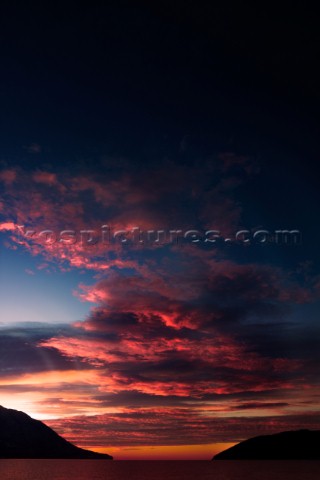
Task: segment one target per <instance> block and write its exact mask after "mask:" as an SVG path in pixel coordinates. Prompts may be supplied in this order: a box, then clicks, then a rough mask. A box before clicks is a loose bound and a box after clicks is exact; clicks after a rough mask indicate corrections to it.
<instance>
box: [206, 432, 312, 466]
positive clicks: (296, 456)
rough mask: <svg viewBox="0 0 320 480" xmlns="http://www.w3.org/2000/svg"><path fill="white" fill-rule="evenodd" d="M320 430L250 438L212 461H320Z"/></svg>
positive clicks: (219, 454)
mask: <svg viewBox="0 0 320 480" xmlns="http://www.w3.org/2000/svg"><path fill="white" fill-rule="evenodd" d="M319 445H320V430H294V431H288V432H281V433H276V434H273V435H262V436H259V437H253V438H249V439H248V440H245V441H243V442H240V443H238V444H237V445H234V446H233V447H231V448H228V449H227V450H223V451H222V452H220V453H218V454H217V455H215V456H214V457H213V458H212V460H320V447H319Z"/></svg>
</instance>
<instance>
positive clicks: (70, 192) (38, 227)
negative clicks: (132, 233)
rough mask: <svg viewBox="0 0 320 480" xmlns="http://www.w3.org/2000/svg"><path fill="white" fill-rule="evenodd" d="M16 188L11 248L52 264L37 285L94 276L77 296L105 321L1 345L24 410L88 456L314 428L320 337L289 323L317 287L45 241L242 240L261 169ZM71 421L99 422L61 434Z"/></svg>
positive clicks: (178, 254) (22, 334)
mask: <svg viewBox="0 0 320 480" xmlns="http://www.w3.org/2000/svg"><path fill="white" fill-rule="evenodd" d="M8 172H9V171H7V173H5V174H2V176H0V181H1V182H2V188H3V191H4V195H5V201H6V210H5V217H4V219H3V222H2V223H1V224H0V225H1V226H0V229H1V230H3V231H6V232H9V235H10V239H11V247H12V248H17V247H18V248H20V249H22V250H23V249H24V250H25V251H26V252H27V253H30V254H31V255H33V256H35V257H37V258H39V265H38V268H39V269H40V268H42V266H43V265H46V266H47V265H49V266H50V264H51V263H52V262H53V263H54V265H55V267H56V266H58V267H59V268H61V269H62V270H63V271H66V270H68V269H73V270H76V271H77V272H83V271H90V272H92V274H93V278H92V282H91V283H90V284H89V285H87V284H86V283H85V282H82V283H81V284H79V287H78V289H76V291H75V292H74V293H75V295H76V296H77V297H78V298H79V299H80V300H81V301H84V302H91V303H92V304H93V305H92V308H91V310H90V313H89V314H88V316H87V317H86V318H85V319H82V320H81V321H78V322H76V323H74V325H72V326H68V327H67V326H60V327H57V326H55V327H52V326H51V327H49V326H43V325H41V326H31V325H29V326H28V327H27V328H22V326H20V327H17V326H15V327H14V328H12V329H11V330H10V329H1V331H0V334H1V335H0V342H2V352H3V356H2V359H1V362H2V363H1V368H2V372H3V383H2V384H1V385H0V388H1V389H2V391H6V392H7V393H8V395H9V394H12V395H13V394H15V396H16V398H17V396H18V397H19V398H22V397H23V395H27V397H28V401H30V403H31V404H33V405H34V409H35V410H37V411H38V412H40V413H41V415H42V416H43V418H45V415H47V416H48V418H51V419H52V418H53V416H56V417H58V419H56V420H55V421H53V420H52V425H54V426H56V427H57V429H58V430H59V431H60V432H61V433H66V434H67V435H70V431H69V429H72V430H73V431H74V438H75V439H77V441H76V443H79V441H81V442H83V445H84V446H89V445H92V444H93V442H94V439H95V438H100V439H101V442H102V443H103V444H106V445H108V444H113V445H114V444H115V443H116V444H118V445H142V444H146V443H149V444H150V445H160V444H162V445H163V444H170V443H171V442H174V443H175V444H182V443H183V444H186V443H189V444H194V443H197V442H198V443H207V442H211V441H212V442H214V441H234V440H235V439H236V438H240V437H241V439H242V438H243V436H244V437H245V436H247V435H246V433H245V432H247V431H248V432H249V431H250V435H252V434H253V433H255V432H258V431H267V430H268V429H269V430H270V431H276V430H278V429H280V427H281V428H282V427H290V426H297V425H301V426H303V425H306V424H309V423H311V422H312V421H315V416H314V415H313V410H312V411H311V410H308V408H310V406H309V407H308V408H307V409H306V408H305V406H303V401H305V400H306V399H307V398H310V395H316V392H317V375H318V366H319V360H320V359H319V354H318V353H317V346H316V343H315V341H314V339H315V338H317V334H318V327H317V326H314V327H313V329H310V330H309V331H308V332H306V331H304V329H303V325H299V324H297V322H296V321H294V320H293V318H291V317H292V315H293V311H294V309H297V306H299V308H301V309H303V307H304V306H305V305H308V304H312V302H314V301H316V300H317V299H318V298H319V288H318V284H319V279H317V278H315V277H312V276H310V275H309V277H308V278H306V279H304V281H303V282H301V279H300V277H299V275H295V274H294V272H293V271H292V270H289V269H288V268H285V267H283V266H282V265H281V264H280V265H276V264H272V265H271V264H270V265H266V264H265V263H263V262H262V261H260V262H259V261H257V260H254V259H253V257H252V258H251V257H250V255H249V254H248V253H247V251H246V254H244V252H243V251H242V252H240V253H239V251H238V250H232V249H231V250H227V249H224V248H222V249H221V250H219V249H217V248H212V246H207V245H190V244H177V245H174V244H171V245H154V244H152V245H143V246H141V245H139V244H137V245H135V244H129V245H125V244H121V242H118V243H112V244H107V245H106V244H103V242H101V241H100V242H93V243H92V244H90V243H89V242H84V243H81V242H79V241H78V239H77V241H76V242H73V241H71V242H69V243H68V242H63V241H60V239H59V238H55V240H54V241H53V242H51V241H47V239H48V237H46V236H45V235H42V236H41V235H40V236H39V232H40V231H48V230H51V231H52V232H53V234H54V235H57V234H58V233H59V232H61V231H63V230H64V231H66V230H72V229H74V230H75V231H76V232H77V233H79V232H81V230H95V231H99V232H101V226H102V225H106V224H108V225H112V226H113V227H114V228H119V229H122V228H124V229H127V228H132V227H133V226H139V227H140V228H142V229H149V228H150V229H158V228H164V229H172V228H173V229H178V228H190V227H191V228H192V227H196V228H199V229H205V228H212V227H215V228H217V229H220V230H222V231H224V232H230V231H234V230H235V229H236V228H238V227H240V226H241V224H242V211H243V207H242V206H241V205H240V204H239V203H238V201H237V195H236V192H237V189H238V188H239V186H241V185H244V184H245V182H246V181H247V179H248V178H250V176H252V175H254V174H256V172H257V169H256V167H255V166H254V165H253V164H252V162H251V161H250V160H249V159H247V158H244V157H237V156H235V155H233V154H231V153H226V154H224V155H220V156H217V157H216V158H212V159H203V160H202V161H201V162H200V161H192V162H191V161H189V163H188V164H187V165H186V164H183V163H177V162H172V161H170V160H166V161H163V162H161V165H158V164H157V163H156V162H153V163H152V162H151V163H150V165H149V166H145V167H142V166H138V167H137V166H135V168H133V165H132V164H130V162H125V161H123V162H122V163H121V168H118V166H117V165H116V162H114V161H113V162H109V163H108V161H105V163H104V165H103V168H101V172H99V173H97V172H92V171H86V172H84V171H81V170H80V169H79V171H78V172H75V174H74V175H72V176H71V175H70V174H69V173H68V172H66V171H64V172H63V171H52V170H50V171H49V170H44V169H43V170H37V171H32V172H27V171H23V170H21V169H16V170H10V172H11V173H8ZM13 182H14V185H13ZM17 191H19V196H17V195H16V192H17ZM17 225H18V226H20V227H19V228H20V229H21V228H23V230H24V233H25V236H24V238H21V235H20V236H19V235H18V232H17V231H16V226H17ZM22 226H23V227H22ZM28 231H29V233H28ZM33 231H34V232H35V233H34V234H33V233H32V232H33ZM50 235H51V234H50ZM50 235H49V240H50ZM71 240H72V238H71ZM48 268H49V267H48ZM79 278H80V277H79ZM17 297H18V293H17ZM301 311H302V310H301ZM300 340H301V343H299V342H300ZM47 372H51V374H48V375H47ZM306 392H307V393H306ZM296 396H298V400H299V401H298V400H297V399H295V400H293V398H295V397H296ZM32 399H33V400H32ZM32 402H33V403H32ZM312 408H313V404H312V405H311V409H312ZM294 409H296V411H294ZM302 410H303V412H302ZM309 411H310V412H311V413H310V415H309V413H308V412H309ZM73 413H74V414H77V415H92V416H91V417H90V418H88V417H86V418H84V417H83V418H82V417H77V418H75V419H71V418H70V419H69V420H68V421H67V422H66V423H64V424H63V423H62V422H60V421H59V418H60V417H64V418H66V417H69V416H71V415H73ZM100 414H103V415H100ZM259 415H260V417H259ZM272 417H275V418H272ZM68 432H69V433H68ZM71 440H73V438H71ZM108 442H111V443H108ZM161 442H162V443H161Z"/></svg>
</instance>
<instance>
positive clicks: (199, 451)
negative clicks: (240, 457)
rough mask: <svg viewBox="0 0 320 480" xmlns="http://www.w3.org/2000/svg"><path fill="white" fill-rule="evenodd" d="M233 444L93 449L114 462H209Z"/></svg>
mask: <svg viewBox="0 0 320 480" xmlns="http://www.w3.org/2000/svg"><path fill="white" fill-rule="evenodd" d="M233 445H235V443H209V444H206V445H157V446H152V447H149V446H145V445H144V446H140V447H125V446H124V447H116V448H115V447H103V448H101V447H100V448H93V450H95V451H96V452H100V453H108V454H109V455H112V456H113V457H114V460H211V459H212V457H213V456H214V455H216V454H217V453H219V452H221V451H222V450H225V449H227V448H230V447H232V446H233Z"/></svg>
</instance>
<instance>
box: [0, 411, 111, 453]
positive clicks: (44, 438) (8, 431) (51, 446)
mask: <svg viewBox="0 0 320 480" xmlns="http://www.w3.org/2000/svg"><path fill="white" fill-rule="evenodd" d="M0 458H63V459H66V458H75V459H77V458H78V459H106V460H107V459H109V460H112V457H111V456H110V455H107V454H103V453H96V452H91V451H90V450H84V449H82V448H79V447H76V446H75V445H73V444H72V443H70V442H68V441H67V440H65V439H64V438H62V437H60V435H58V434H57V433H56V432H54V431H53V430H52V429H51V428H49V427H48V426H47V425H45V424H44V423H42V422H40V421H39V420H34V419H33V418H31V417H29V415H27V414H26V413H23V412H19V411H17V410H11V409H8V408H4V407H1V406H0Z"/></svg>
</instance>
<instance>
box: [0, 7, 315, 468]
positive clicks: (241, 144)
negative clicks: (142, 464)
mask: <svg viewBox="0 0 320 480" xmlns="http://www.w3.org/2000/svg"><path fill="white" fill-rule="evenodd" d="M149 3H150V2H148V3H146V2H141V3H140V2H139V5H136V6H133V4H132V3H131V2H128V3H127V2H124V3H123V5H121V6H119V5H118V3H116V2H108V5H102V4H101V3H100V2H97V3H96V4H94V5H91V4H90V6H89V5H87V6H86V7H80V6H79V5H74V7H71V4H70V6H69V7H67V8H66V7H65V6H64V7H63V8H62V7H61V8H60V7H59V6H58V5H56V6H55V7H54V9H50V8H49V7H47V6H45V7H41V6H37V7H30V6H27V5H22V6H20V7H18V6H12V5H4V6H3V7H2V9H3V12H2V14H1V15H0V18H1V24H2V25H1V31H2V34H1V35H2V41H1V44H2V53H1V69H2V73H1V80H0V87H1V91H0V95H1V111H0V116H1V145H0V149H1V150H0V193H1V200H0V241H1V252H0V266H1V269H0V302H1V303H0V305H1V319H0V344H1V350H0V352H1V356H0V368H1V376H0V404H2V405H3V406H5V407H8V408H15V409H20V410H23V411H25V412H26V413H28V414H30V415H31V416H33V417H35V418H38V419H41V420H43V421H45V422H46V423H47V424H48V425H49V426H52V427H53V428H54V429H55V430H56V431H57V432H59V433H60V434H62V435H63V436H65V437H66V438H68V439H69V440H71V441H73V442H74V443H76V444H77V445H79V446H82V447H87V448H91V449H95V450H97V451H105V452H108V453H111V454H113V455H114V456H115V457H116V458H118V459H126V458H136V459H140V458H146V459H151V458H167V459H171V458H196V459H206V458H210V457H211V456H212V455H213V454H214V453H216V452H218V451H219V450H222V449H223V448H225V447H228V446H230V445H231V444H234V443H235V442H238V441H241V440H243V439H245V438H248V437H250V436H253V435H257V434H261V433H273V432H278V431H282V430H289V429H297V428H320V417H319V394H320V392H319V360H320V358H319V333H320V332H319V302H320V277H319V253H318V252H319V227H318V224H317V222H318V215H317V213H318V205H319V200H320V199H319V189H318V174H319V167H318V161H319V160H318V159H319V154H320V145H319V138H318V136H317V133H318V125H317V122H316V118H317V112H318V113H319V110H320V102H319V100H320V96H319V84H320V79H319V73H318V72H317V70H316V65H315V62H314V60H315V58H316V57H317V53H316V52H317V49H318V48H319V42H318V41H317V39H318V37H317V36H316V34H317V25H316V22H315V20H314V18H313V15H312V14H311V13H312V12H311V13H308V12H303V11H302V12H301V11H300V10H299V11H298V10H297V11H295V10H294V7H292V11H291V12H290V13H289V14H288V12H286V13H285V14H284V13H283V12H280V11H277V12H274V11H273V10H272V7H270V9H269V7H263V10H261V12H260V11H256V10H254V9H253V10H252V9H250V10H247V9H246V8H247V7H243V6H241V9H240V6H239V5H237V4H236V5H235V6H230V7H223V6H222V5H218V4H217V5H215V6H206V7H205V8H204V10H202V9H200V7H199V6H196V4H195V3H193V2H182V3H180V2H177V3H176V5H175V6H174V7H173V6H172V5H170V7H169V6H167V7H166V6H165V5H164V4H163V3H161V6H160V5H157V3H156V2H155V3H153V4H152V5H150V4H149ZM271 27H272V28H271ZM103 225H109V226H110V227H111V229H112V231H116V230H125V231H126V232H130V231H131V230H132V229H133V228H135V227H137V228H140V229H141V230H142V231H144V232H145V231H146V230H150V229H151V230H165V231H167V232H168V231H170V230H182V231H183V232H185V231H187V230H198V231H199V232H202V233H203V232H205V231H206V230H211V229H214V230H219V231H220V232H221V235H222V237H223V239H221V240H220V241H218V242H216V243H212V242H204V241H203V240H201V241H199V242H192V238H191V237H188V238H185V239H181V238H179V239H178V241H177V242H175V241H172V242H171V241H166V242H163V243H161V244H157V243H155V242H144V243H139V242H138V241H136V239H134V238H133V236H131V237H128V241H127V242H121V238H118V239H115V240H112V241H103V239H102V236H101V231H102V228H101V227H102V226H103ZM242 229H246V230H249V231H250V232H251V234H253V233H254V232H256V231H257V230H261V229H264V230H265V229H267V230H268V231H270V232H274V231H275V230H299V231H300V232H301V241H300V242H299V243H298V244H292V243H289V244H284V243H281V244H275V243H268V244H261V243H259V242H257V241H256V242H254V241H252V242H251V243H250V244H243V243H241V242H225V241H224V239H225V238H231V239H233V238H234V235H235V233H236V232H237V231H239V230H242ZM28 230H29V231H30V230H32V231H34V234H32V235H30V234H29V236H27V235H26V232H27V231H28ZM46 230H50V231H52V232H53V233H54V235H55V238H54V239H52V238H51V239H50V238H49V239H48V238H47V240H46V238H45V236H44V235H43V234H42V235H39V234H40V232H43V231H46ZM66 230H69V231H70V230H73V231H74V232H75V235H76V237H75V240H74V241H73V240H72V239H71V240H72V241H66V236H65V235H66V234H64V236H63V235H62V236H61V233H60V232H62V231H66ZM81 230H93V231H94V232H95V234H94V238H95V241H94V242H93V243H92V244H90V242H88V241H81V238H80V232H81ZM104 230H106V229H104ZM61 238H62V239H63V241H59V240H60V239H61ZM84 238H85V240H86V239H87V237H86V236H85V237H84ZM104 238H105V237H104ZM69 239H70V237H69Z"/></svg>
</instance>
